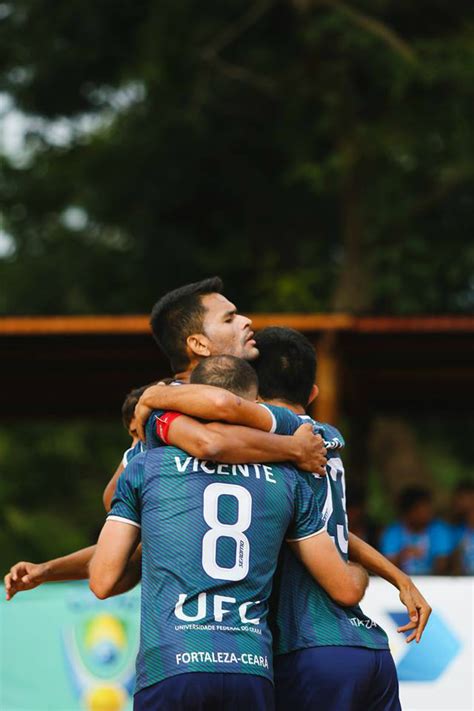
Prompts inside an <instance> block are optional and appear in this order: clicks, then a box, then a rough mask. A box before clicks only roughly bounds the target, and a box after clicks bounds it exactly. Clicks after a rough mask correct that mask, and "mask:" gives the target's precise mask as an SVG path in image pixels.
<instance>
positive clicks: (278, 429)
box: [260, 402, 303, 435]
mask: <svg viewBox="0 0 474 711" xmlns="http://www.w3.org/2000/svg"><path fill="white" fill-rule="evenodd" d="M260 405H261V407H264V408H265V410H267V411H268V412H269V413H270V415H271V417H272V422H273V424H272V429H271V430H270V432H274V433H275V434H280V435H292V434H294V433H295V432H296V430H297V429H298V427H299V426H300V425H302V424H303V423H302V422H301V421H300V418H299V417H298V415H295V413H294V412H291V410H288V409H287V408H286V407H278V406H277V405H268V404H267V403H263V402H262V403H260Z"/></svg>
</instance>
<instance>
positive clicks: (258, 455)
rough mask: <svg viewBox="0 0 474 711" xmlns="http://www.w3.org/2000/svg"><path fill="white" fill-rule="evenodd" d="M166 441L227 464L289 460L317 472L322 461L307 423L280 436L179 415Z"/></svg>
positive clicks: (321, 451) (323, 452)
mask: <svg viewBox="0 0 474 711" xmlns="http://www.w3.org/2000/svg"><path fill="white" fill-rule="evenodd" d="M167 441H168V443H169V444H172V445H174V446H176V447H179V448H180V449H184V450H185V451H186V452H189V454H192V456H194V457H197V458H199V459H209V460H213V461H217V462H224V463H228V464H249V463H251V462H293V463H294V464H295V465H296V466H297V467H298V468H299V469H303V470H304V471H310V472H317V473H319V471H320V470H323V469H325V463H326V456H325V455H326V450H325V448H324V444H323V441H322V439H321V437H319V435H315V434H313V429H312V427H311V425H310V424H304V425H302V426H301V427H299V428H298V430H297V431H296V432H295V434H294V435H292V436H284V435H274V434H269V433H266V432H260V431H258V430H254V429H251V428H249V427H239V426H236V425H226V424H223V423H219V422H213V423H209V424H203V423H201V422H198V421H197V420H194V419H192V418H190V417H187V416H186V415H183V416H181V417H177V418H176V419H175V420H173V421H172V422H171V424H170V426H169V430H168V439H167Z"/></svg>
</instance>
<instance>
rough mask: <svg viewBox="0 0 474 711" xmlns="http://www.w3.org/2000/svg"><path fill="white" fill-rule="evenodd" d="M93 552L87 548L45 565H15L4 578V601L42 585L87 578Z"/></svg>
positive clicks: (25, 563)
mask: <svg viewBox="0 0 474 711" xmlns="http://www.w3.org/2000/svg"><path fill="white" fill-rule="evenodd" d="M94 550H95V546H89V547H88V548H82V549H81V550H79V551H75V552H74V553H70V554H69V555H66V556H62V557H61V558H55V559H54V560H49V561H47V562H45V563H31V562H29V561H20V562H19V563H15V565H13V566H12V567H11V568H10V571H9V572H8V573H7V574H6V575H5V578H4V583H5V594H6V599H7V600H11V599H12V598H13V597H14V596H15V595H16V593H17V592H23V591H24V590H33V588H36V587H38V585H41V584H42V583H51V582H56V581H59V580H83V579H85V578H87V577H88V575H89V563H90V561H91V559H92V556H93V554H94Z"/></svg>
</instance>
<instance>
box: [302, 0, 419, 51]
mask: <svg viewBox="0 0 474 711" xmlns="http://www.w3.org/2000/svg"><path fill="white" fill-rule="evenodd" d="M293 3H294V5H295V6H296V7H297V8H299V9H300V10H307V9H309V8H310V7H311V6H314V5H316V4H319V5H327V6H328V7H331V8H333V9H334V10H336V11H338V12H340V13H341V14H342V15H345V16H346V17H347V18H348V19H349V20H351V22H353V23H354V24H355V25H357V26H358V27H361V28H362V29H363V30H365V31H366V32H369V33H370V34H372V35H374V37H377V38H378V39H380V40H382V42H384V43H385V44H387V45H388V46H389V47H391V49H393V50H394V51H395V52H396V53H397V54H399V55H400V56H401V57H402V58H403V59H404V60H405V61H407V62H411V63H414V62H416V59H417V58H416V54H415V52H414V50H413V49H412V47H410V45H409V44H408V42H406V41H405V40H404V39H403V38H402V37H400V35H398V34H397V33H396V32H395V31H394V30H392V29H391V28H390V27H389V26H388V25H386V24H385V23H384V22H382V21H381V20H377V19H376V18H375V17H371V16H370V15H366V14H365V13H363V12H360V10H355V9H354V8H353V7H351V6H350V5H348V4H347V3H346V2H344V1H343V0H293Z"/></svg>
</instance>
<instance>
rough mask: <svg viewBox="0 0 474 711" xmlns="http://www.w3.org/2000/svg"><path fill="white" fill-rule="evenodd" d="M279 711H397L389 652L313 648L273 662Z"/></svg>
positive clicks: (394, 677)
mask: <svg viewBox="0 0 474 711" xmlns="http://www.w3.org/2000/svg"><path fill="white" fill-rule="evenodd" d="M274 669H275V693H276V708H277V711H302V710H303V709H304V711H313V709H314V711H316V710H317V711H400V709H401V706H400V701H399V698H398V678H397V671H396V669H395V664H394V661H393V658H392V655H391V654H390V652H389V651H387V650H374V649H365V648H363V647H311V648H309V649H301V650H299V651H298V652H292V653H291V654H282V655H281V656H277V657H275V659H274Z"/></svg>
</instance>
